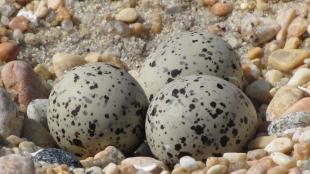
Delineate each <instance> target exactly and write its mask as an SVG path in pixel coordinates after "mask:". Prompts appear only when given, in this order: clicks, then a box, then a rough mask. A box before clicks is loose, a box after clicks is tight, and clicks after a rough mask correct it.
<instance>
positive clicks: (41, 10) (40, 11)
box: [34, 1, 56, 18]
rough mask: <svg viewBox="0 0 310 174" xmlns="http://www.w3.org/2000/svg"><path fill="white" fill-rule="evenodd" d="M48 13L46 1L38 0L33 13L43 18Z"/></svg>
mask: <svg viewBox="0 0 310 174" xmlns="http://www.w3.org/2000/svg"><path fill="white" fill-rule="evenodd" d="M53 2H54V3H55V2H56V1H53ZM47 14H48V7H47V2H46V1H40V2H39V5H38V8H37V9H36V10H35V12H34V15H35V16H36V17H37V18H44V17H46V15H47Z"/></svg>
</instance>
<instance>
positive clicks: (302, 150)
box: [293, 142, 310, 160]
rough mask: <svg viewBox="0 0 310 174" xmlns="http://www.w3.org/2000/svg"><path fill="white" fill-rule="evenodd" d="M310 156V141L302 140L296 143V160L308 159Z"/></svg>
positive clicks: (294, 154) (294, 156)
mask: <svg viewBox="0 0 310 174" xmlns="http://www.w3.org/2000/svg"><path fill="white" fill-rule="evenodd" d="M309 156H310V143H309V142H301V143H297V144H294V151H293V158H294V159H295V160H307V159H308V158H309Z"/></svg>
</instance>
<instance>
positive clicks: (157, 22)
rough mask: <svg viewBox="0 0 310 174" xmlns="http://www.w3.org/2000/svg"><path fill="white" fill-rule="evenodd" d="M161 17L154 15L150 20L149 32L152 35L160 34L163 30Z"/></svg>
mask: <svg viewBox="0 0 310 174" xmlns="http://www.w3.org/2000/svg"><path fill="white" fill-rule="evenodd" d="M163 27H164V25H163V17H162V15H161V14H155V15H154V16H153V19H152V23H151V28H150V32H152V33H161V31H162V30H163Z"/></svg>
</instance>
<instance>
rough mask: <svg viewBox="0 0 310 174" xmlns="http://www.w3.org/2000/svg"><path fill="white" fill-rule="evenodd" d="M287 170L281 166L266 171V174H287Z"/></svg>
mask: <svg viewBox="0 0 310 174" xmlns="http://www.w3.org/2000/svg"><path fill="white" fill-rule="evenodd" d="M287 173H288V169H287V168H285V167H282V166H276V167H273V168H271V169H269V170H268V172H267V174H287Z"/></svg>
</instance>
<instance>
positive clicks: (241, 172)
mask: <svg viewBox="0 0 310 174" xmlns="http://www.w3.org/2000/svg"><path fill="white" fill-rule="evenodd" d="M247 172H248V170H247V169H239V170H236V171H233V172H231V173H230V174H247Z"/></svg>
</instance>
